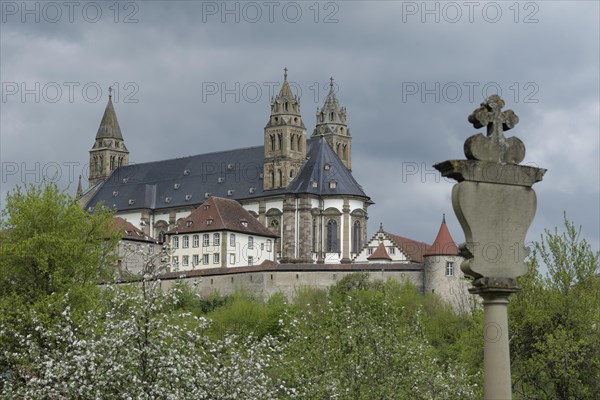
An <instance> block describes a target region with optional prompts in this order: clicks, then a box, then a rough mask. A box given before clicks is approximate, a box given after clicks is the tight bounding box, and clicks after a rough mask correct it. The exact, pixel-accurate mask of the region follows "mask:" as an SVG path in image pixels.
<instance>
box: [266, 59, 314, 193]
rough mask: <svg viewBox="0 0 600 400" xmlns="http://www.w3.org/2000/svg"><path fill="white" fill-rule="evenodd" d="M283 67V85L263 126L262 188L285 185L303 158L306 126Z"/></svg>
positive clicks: (286, 71) (304, 159)
mask: <svg viewBox="0 0 600 400" xmlns="http://www.w3.org/2000/svg"><path fill="white" fill-rule="evenodd" d="M287 78H288V69H287V67H285V68H284V69H283V84H282V85H281V90H280V91H279V94H278V95H277V96H275V98H273V99H272V100H271V115H270V116H269V122H267V125H266V126H265V141H264V144H265V158H264V164H263V176H264V180H263V188H264V189H265V190H270V189H278V188H284V187H287V186H288V184H289V183H290V182H291V181H292V180H293V179H294V178H295V177H296V174H297V173H298V171H300V167H301V166H302V165H303V163H304V162H305V161H306V127H305V126H304V122H302V116H301V115H300V100H299V99H298V97H297V96H294V94H293V93H292V90H291V89H290V84H289V83H288V80H287Z"/></svg>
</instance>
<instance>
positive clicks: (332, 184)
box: [329, 181, 337, 189]
mask: <svg viewBox="0 0 600 400" xmlns="http://www.w3.org/2000/svg"><path fill="white" fill-rule="evenodd" d="M336 187H337V182H336V181H331V182H329V189H335V188H336Z"/></svg>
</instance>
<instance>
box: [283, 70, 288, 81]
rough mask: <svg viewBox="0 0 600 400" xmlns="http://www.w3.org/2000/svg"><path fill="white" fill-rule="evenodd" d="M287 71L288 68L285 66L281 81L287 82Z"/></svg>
mask: <svg viewBox="0 0 600 400" xmlns="http://www.w3.org/2000/svg"><path fill="white" fill-rule="evenodd" d="M287 72H288V69H287V67H285V68H284V69H283V81H284V82H287Z"/></svg>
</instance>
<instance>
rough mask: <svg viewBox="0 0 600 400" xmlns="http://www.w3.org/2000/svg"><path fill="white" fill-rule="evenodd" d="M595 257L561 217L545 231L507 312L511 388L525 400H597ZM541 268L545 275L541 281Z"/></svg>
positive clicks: (599, 324)
mask: <svg viewBox="0 0 600 400" xmlns="http://www.w3.org/2000/svg"><path fill="white" fill-rule="evenodd" d="M598 259H599V254H598V253H594V252H593V251H592V250H591V247H590V245H589V243H588V242H587V241H586V240H584V239H581V238H580V237H579V230H578V229H576V228H575V226H574V225H573V223H571V222H569V221H568V220H567V219H566V217H565V230H564V232H562V233H559V232H558V229H555V230H554V232H550V231H548V230H546V231H545V233H544V235H542V238H541V240H540V242H538V243H536V244H535V247H534V251H533V253H532V256H531V259H530V263H529V274H527V275H525V276H524V277H522V278H521V279H520V280H519V284H520V285H521V286H522V291H521V292H520V293H518V294H516V295H514V296H513V298H512V302H511V304H510V309H509V317H510V329H511V331H512V335H513V337H512V339H511V356H512V357H513V361H512V364H513V383H514V385H515V388H516V393H517V394H518V395H519V396H520V397H519V398H523V399H561V400H563V399H564V400H569V399H578V400H579V399H595V398H596V396H597V394H598V393H600V357H599V355H600V331H599V329H600V278H599V277H598V276H597V273H598V269H599V265H598ZM541 264H543V265H545V266H546V267H547V268H548V273H547V274H546V275H545V276H542V275H541V274H540V273H539V267H540V265H541Z"/></svg>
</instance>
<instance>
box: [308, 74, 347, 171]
mask: <svg viewBox="0 0 600 400" xmlns="http://www.w3.org/2000/svg"><path fill="white" fill-rule="evenodd" d="M333 81H334V80H333V77H331V78H329V93H327V97H326V98H325V102H324V103H323V107H322V108H321V109H318V108H317V126H316V128H315V130H314V132H313V136H324V137H325V139H326V140H327V143H329V145H330V146H331V147H332V148H333V150H334V151H335V153H336V154H337V155H338V157H339V158H340V159H341V160H342V161H343V162H344V165H345V166H346V168H348V169H352V156H351V154H350V151H351V146H352V138H351V137H350V131H349V130H348V126H347V125H346V108H345V107H340V103H339V102H338V99H337V97H336V95H335V85H334V82H333Z"/></svg>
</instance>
